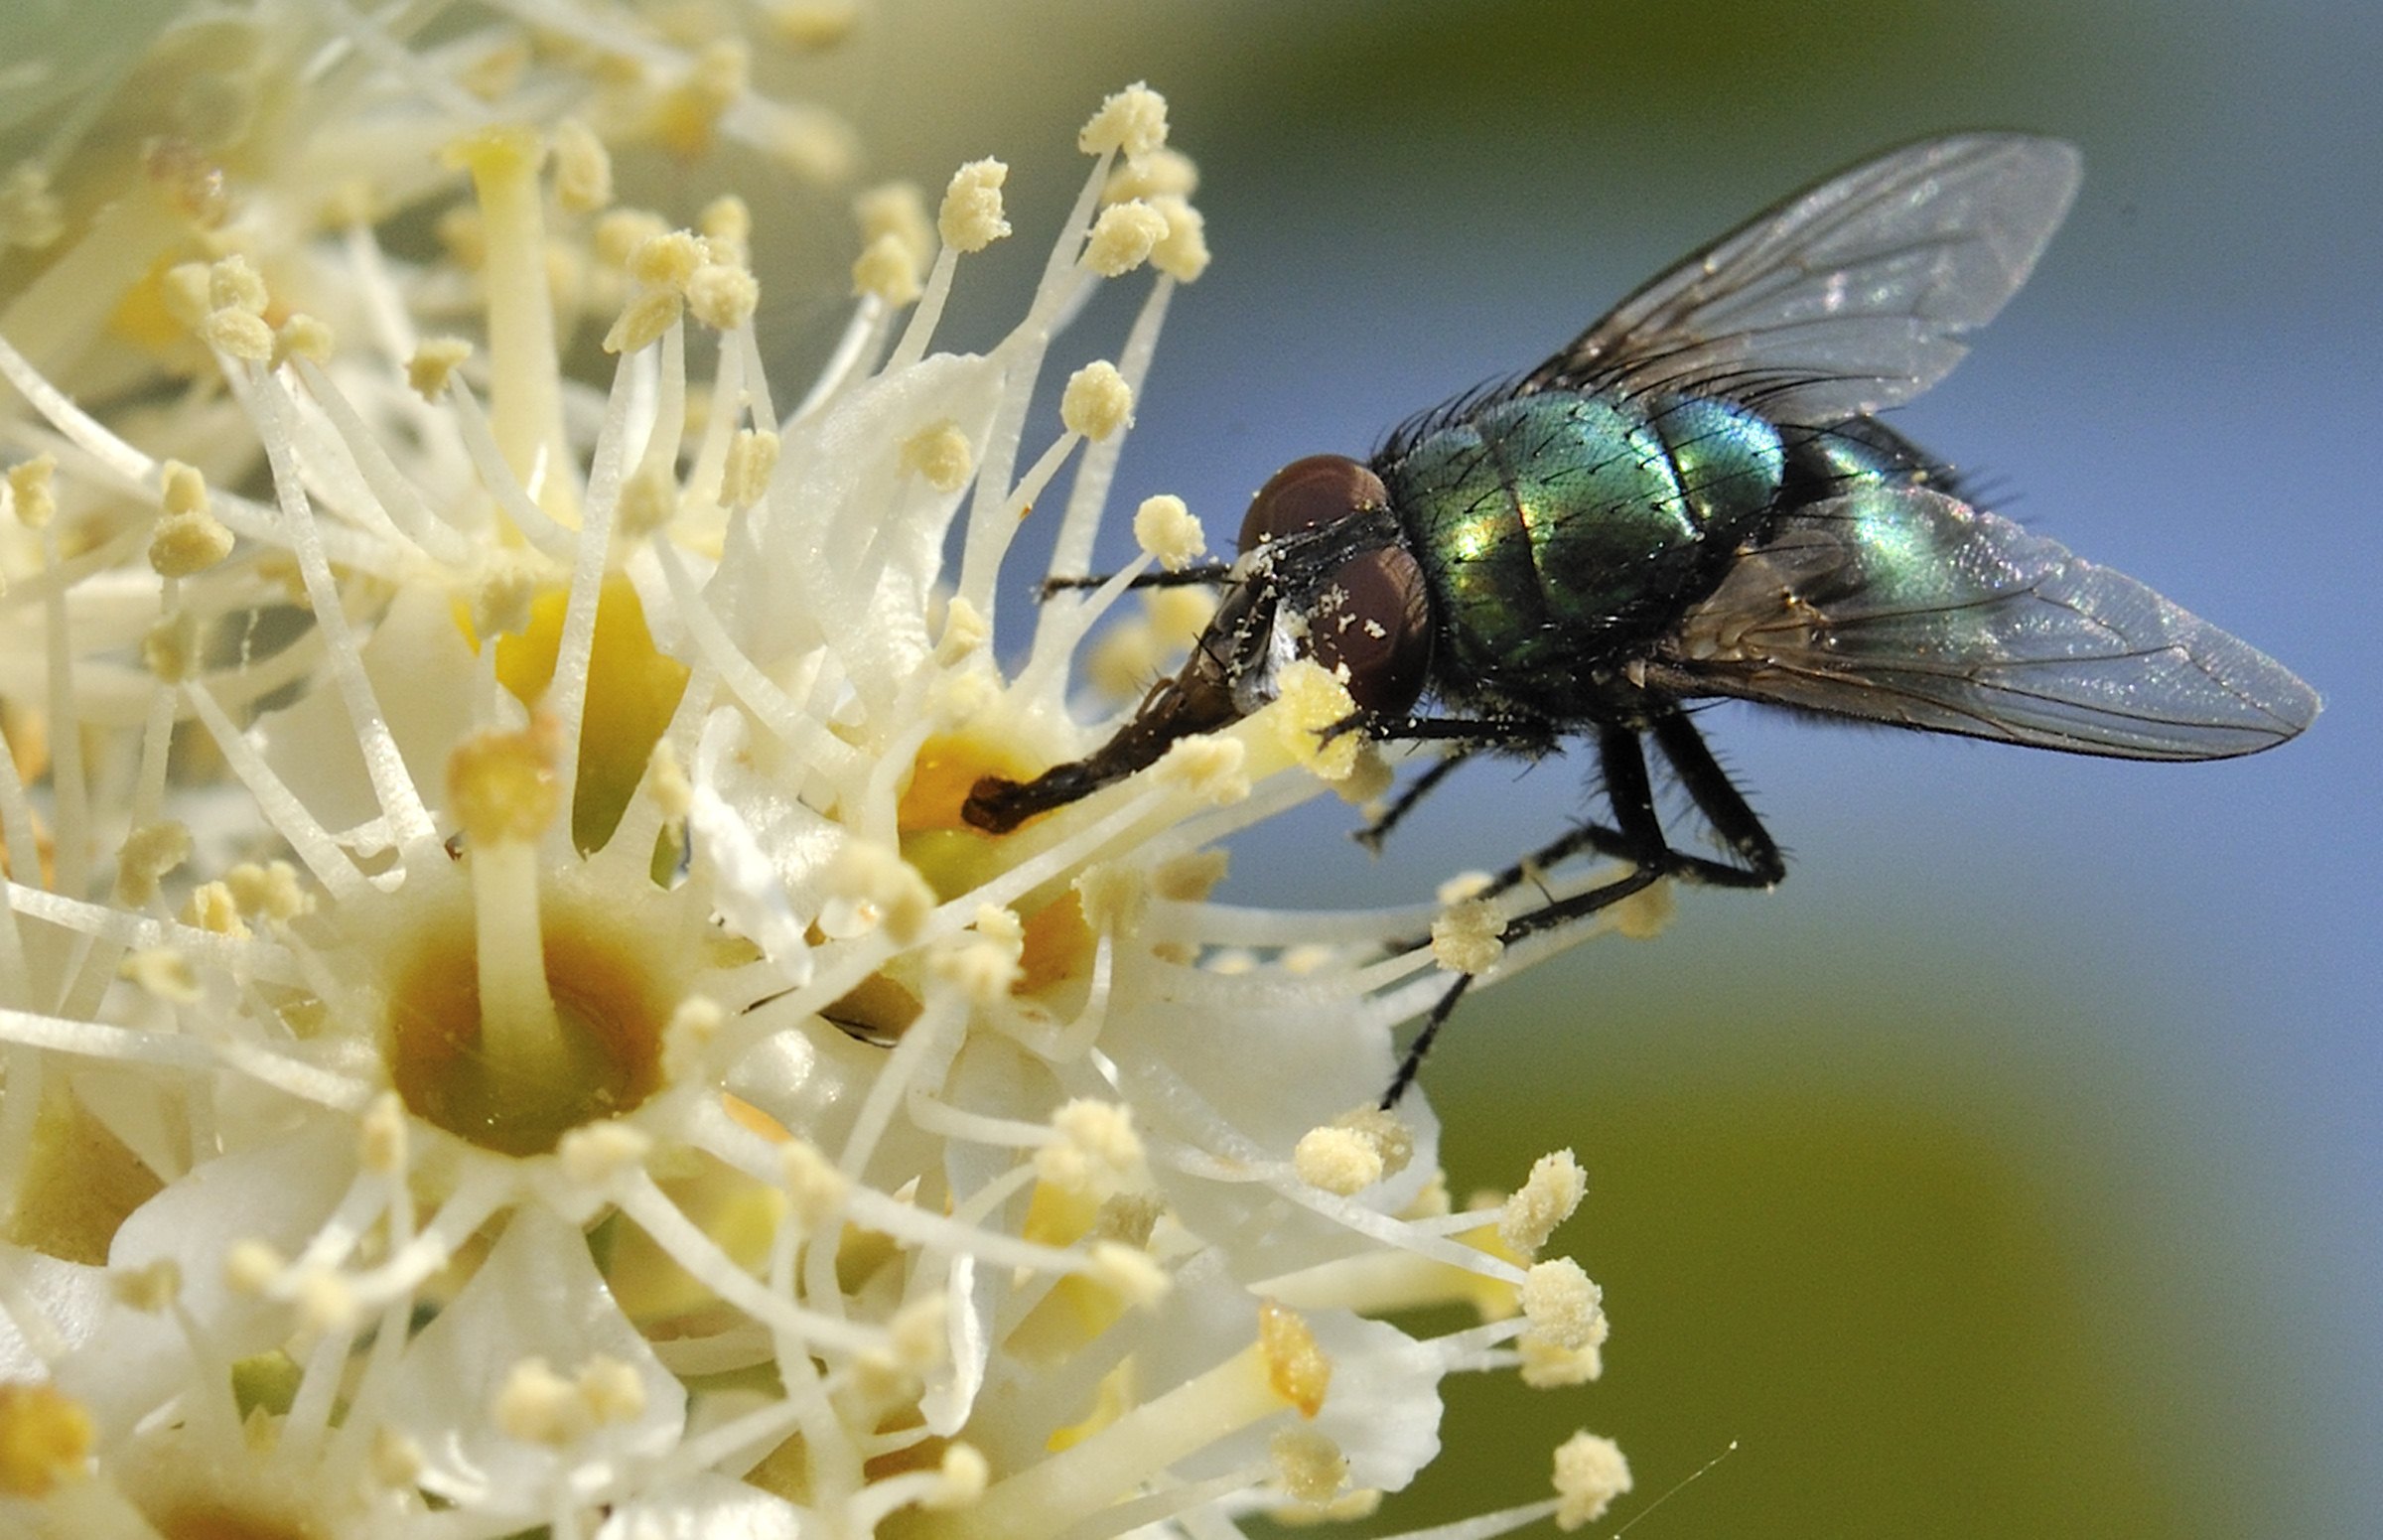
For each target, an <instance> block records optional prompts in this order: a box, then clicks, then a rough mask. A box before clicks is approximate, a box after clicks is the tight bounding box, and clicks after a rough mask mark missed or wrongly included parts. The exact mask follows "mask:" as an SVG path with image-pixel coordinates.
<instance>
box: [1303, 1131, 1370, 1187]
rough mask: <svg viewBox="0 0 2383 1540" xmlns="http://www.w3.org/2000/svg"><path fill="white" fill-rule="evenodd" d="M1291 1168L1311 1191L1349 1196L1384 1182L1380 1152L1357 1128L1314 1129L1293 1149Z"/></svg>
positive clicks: (1305, 1134)
mask: <svg viewBox="0 0 2383 1540" xmlns="http://www.w3.org/2000/svg"><path fill="white" fill-rule="evenodd" d="M1291 1166H1292V1169H1293V1170H1294V1171H1296V1172H1298V1173H1299V1180H1300V1181H1302V1182H1304V1183H1306V1184H1307V1185H1308V1186H1310V1187H1312V1188H1316V1189H1319V1190H1323V1191H1326V1192H1331V1193H1333V1194H1335V1195H1337V1196H1340V1197H1347V1196H1349V1195H1350V1194H1352V1193H1356V1192H1362V1191H1363V1190H1365V1189H1367V1188H1369V1187H1372V1186H1373V1185H1374V1184H1375V1183H1377V1182H1379V1181H1381V1180H1382V1175H1383V1173H1382V1156H1381V1152H1380V1151H1379V1150H1377V1149H1375V1148H1374V1146H1373V1144H1372V1142H1371V1141H1370V1140H1368V1139H1366V1138H1365V1136H1364V1135H1362V1134H1360V1133H1357V1132H1356V1131H1355V1130H1354V1129H1347V1128H1332V1127H1330V1126H1327V1127H1324V1128H1311V1129H1309V1130H1308V1131H1307V1132H1306V1133H1304V1134H1302V1135H1300V1136H1299V1143H1298V1144H1297V1145H1295V1146H1293V1147H1292V1151H1291Z"/></svg>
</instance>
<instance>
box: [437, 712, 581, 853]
mask: <svg viewBox="0 0 2383 1540" xmlns="http://www.w3.org/2000/svg"><path fill="white" fill-rule="evenodd" d="M554 759H555V745H554V744H553V742H552V735H551V734H550V733H546V732H542V731H540V730H539V729H538V728H537V727H534V726H533V727H531V728H529V729H526V730H523V731H520V732H489V733H478V734H475V735H474V736H472V737H470V738H467V739H465V740H464V741H463V742H462V743H461V744H459V745H457V746H456V748H455V750H454V752H453V753H451V754H450V755H449V756H448V757H447V792H448V804H449V806H450V807H451V808H453V810H454V812H455V815H456V820H457V821H458V822H459V823H461V824H462V825H463V829H464V833H465V835H466V836H467V837H468V838H469V839H470V840H471V841H472V843H474V844H476V845H478V844H497V843H500V842H503V841H508V840H520V841H528V840H534V839H536V838H537V837H538V836H539V835H540V834H542V833H544V832H545V830H546V826H547V825H548V824H549V823H551V822H553V821H554V815H555V812H556V811H557V809H558V807H559V806H560V803H561V797H562V783H561V780H560V778H559V777H558V776H557V775H556V773H555V768H554Z"/></svg>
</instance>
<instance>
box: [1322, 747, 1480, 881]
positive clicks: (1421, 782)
mask: <svg viewBox="0 0 2383 1540" xmlns="http://www.w3.org/2000/svg"><path fill="white" fill-rule="evenodd" d="M1481 752H1482V751H1481V750H1480V749H1478V748H1457V749H1451V750H1449V751H1448V752H1447V753H1446V754H1443V755H1442V756H1440V758H1439V759H1438V760H1436V761H1434V762H1433V764H1432V768H1431V769H1430V770H1425V771H1424V772H1423V773H1422V774H1420V775H1418V776H1416V777H1415V778H1414V779H1413V780H1410V781H1408V782H1407V783H1406V785H1405V787H1404V788H1402V789H1401V790H1400V791H1399V793H1398V795H1397V796H1396V797H1395V798H1393V799H1392V800H1391V803H1390V805H1389V806H1388V807H1385V808H1383V809H1382V811H1381V813H1380V814H1379V815H1378V816H1377V817H1375V818H1374V819H1373V820H1372V821H1370V822H1368V823H1367V824H1366V825H1365V827H1363V828H1362V829H1359V830H1357V831H1356V833H1354V834H1352V835H1350V836H1349V838H1350V839H1353V840H1355V841H1356V842H1357V843H1358V844H1360V845H1362V846H1364V847H1365V849H1366V851H1367V852H1368V853H1369V854H1371V855H1376V856H1378V855H1380V854H1381V853H1382V841H1384V840H1386V839H1388V838H1389V837H1390V831H1391V830H1392V829H1395V828H1397V827H1398V826H1399V824H1401V823H1402V822H1404V821H1405V820H1406V816H1407V814H1409V813H1411V812H1413V811H1414V810H1415V804H1416V803H1418V802H1420V801H1422V800H1423V799H1424V798H1425V797H1426V796H1428V795H1429V794H1430V793H1431V790H1432V788H1433V787H1434V786H1437V785H1438V784H1440V782H1442V781H1444V780H1446V779H1447V778H1448V777H1449V775H1450V774H1451V773H1452V772H1453V771H1454V770H1456V768H1457V767H1458V766H1460V765H1462V764H1464V763H1465V762H1466V761H1467V760H1470V759H1472V757H1473V756H1474V755H1476V754H1479V753H1481Z"/></svg>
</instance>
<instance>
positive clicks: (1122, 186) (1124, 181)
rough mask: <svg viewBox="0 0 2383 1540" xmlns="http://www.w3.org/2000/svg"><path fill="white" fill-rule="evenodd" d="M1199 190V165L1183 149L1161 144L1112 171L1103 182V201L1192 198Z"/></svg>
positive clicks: (1113, 202) (1120, 201) (1114, 202)
mask: <svg viewBox="0 0 2383 1540" xmlns="http://www.w3.org/2000/svg"><path fill="white" fill-rule="evenodd" d="M1197 191H1199V167H1198V166H1197V165H1195V164H1193V162H1192V157H1191V156H1189V155H1186V154H1185V153H1184V152H1183V151H1181V150H1178V149H1174V148H1172V147H1170V146H1166V145H1162V146H1160V147H1159V148H1158V149H1155V150H1152V151H1151V152H1149V153H1148V154H1146V155H1143V156H1141V157H1140V158H1138V159H1136V160H1130V161H1127V162H1125V163H1124V164H1123V165H1121V166H1119V167H1118V168H1117V169H1116V170H1115V171H1112V172H1110V173H1109V180H1108V181H1107V182H1105V183H1103V184H1102V185H1101V189H1100V196H1101V200H1102V202H1104V203H1111V204H1116V203H1123V202H1124V201H1125V200H1127V199H1129V198H1144V199H1157V198H1190V197H1191V196H1192V194H1193V193H1195V192H1197Z"/></svg>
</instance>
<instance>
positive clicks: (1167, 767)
mask: <svg viewBox="0 0 2383 1540" xmlns="http://www.w3.org/2000/svg"><path fill="white" fill-rule="evenodd" d="M1248 759H1249V754H1248V751H1247V750H1245V749H1243V748H1242V747H1241V744H1240V742H1239V740H1237V739H1231V738H1219V737H1215V736H1213V735H1211V734H1206V733H1201V734H1196V735H1194V736H1192V737H1191V738H1186V739H1182V740H1179V741H1178V742H1177V743H1176V744H1175V745H1174V746H1173V747H1171V748H1170V749H1169V750H1168V751H1167V753H1166V754H1165V755H1163V756H1162V757H1161V758H1160V760H1159V763H1158V766H1157V767H1156V773H1157V775H1158V777H1159V779H1160V780H1161V781H1162V782H1163V783H1165V784H1168V785H1173V786H1179V787H1181V788H1183V789H1184V790H1186V791H1189V792H1191V793H1192V795H1194V796H1196V797H1198V798H1199V799H1200V800H1202V801H1204V802H1208V803H1210V804H1212V805H1214V806H1217V807H1223V806H1226V805H1228V804H1230V803H1233V802H1238V801H1241V800H1242V799H1243V798H1245V797H1247V796H1248V795H1249V776H1248V774H1247V773H1246V770H1245V767H1246V765H1247V762H1248Z"/></svg>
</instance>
